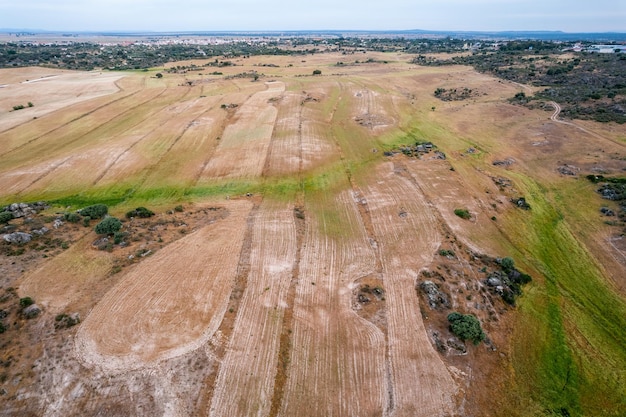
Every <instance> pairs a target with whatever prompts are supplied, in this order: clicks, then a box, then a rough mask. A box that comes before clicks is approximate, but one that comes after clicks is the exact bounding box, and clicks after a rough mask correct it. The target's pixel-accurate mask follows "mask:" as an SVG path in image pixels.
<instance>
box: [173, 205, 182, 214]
mask: <svg viewBox="0 0 626 417" xmlns="http://www.w3.org/2000/svg"><path fill="white" fill-rule="evenodd" d="M174 211H177V212H179V213H182V212H183V206H176V207H174Z"/></svg>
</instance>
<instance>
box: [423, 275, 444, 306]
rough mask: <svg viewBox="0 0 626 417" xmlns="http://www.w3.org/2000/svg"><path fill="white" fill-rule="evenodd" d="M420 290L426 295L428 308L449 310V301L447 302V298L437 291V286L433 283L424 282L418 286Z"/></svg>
mask: <svg viewBox="0 0 626 417" xmlns="http://www.w3.org/2000/svg"><path fill="white" fill-rule="evenodd" d="M420 289H421V290H422V291H423V292H424V293H425V294H426V298H428V305H429V306H430V308H432V309H437V308H439V307H442V306H443V307H448V308H450V301H449V300H448V297H447V296H446V294H444V293H443V292H441V291H439V288H438V287H437V284H435V283H434V282H432V281H424V282H422V283H421V284H420Z"/></svg>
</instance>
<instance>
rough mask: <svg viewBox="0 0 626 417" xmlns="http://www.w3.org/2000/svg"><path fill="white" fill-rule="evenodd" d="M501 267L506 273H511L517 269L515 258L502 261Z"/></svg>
mask: <svg viewBox="0 0 626 417" xmlns="http://www.w3.org/2000/svg"><path fill="white" fill-rule="evenodd" d="M500 266H502V269H504V272H506V273H509V272H511V271H513V270H514V269H515V261H513V258H511V257H509V256H507V257H505V258H502V259H501V260H500Z"/></svg>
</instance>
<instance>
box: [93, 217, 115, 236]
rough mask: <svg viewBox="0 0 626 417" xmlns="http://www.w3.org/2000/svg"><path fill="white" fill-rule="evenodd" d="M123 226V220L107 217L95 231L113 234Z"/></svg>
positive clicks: (100, 233)
mask: <svg viewBox="0 0 626 417" xmlns="http://www.w3.org/2000/svg"><path fill="white" fill-rule="evenodd" d="M121 228H122V222H121V221H120V220H119V219H117V218H115V217H106V218H105V219H104V220H102V221H101V222H100V223H98V224H97V225H96V227H95V229H94V230H95V231H96V233H97V234H99V235H112V234H114V233H115V232H117V231H118V230H120V229H121Z"/></svg>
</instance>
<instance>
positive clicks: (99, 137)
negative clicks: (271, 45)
mask: <svg viewBox="0 0 626 417" xmlns="http://www.w3.org/2000/svg"><path fill="white" fill-rule="evenodd" d="M361 55H363V56H361ZM231 61H232V65H228V66H223V67H220V68H219V73H217V72H213V69H209V68H207V67H204V66H203V65H204V64H206V63H208V62H214V61H213V60H210V61H209V60H206V61H202V60H193V61H184V62H176V63H169V64H166V65H164V66H160V67H157V68H151V69H150V70H147V71H128V72H108V71H70V70H62V69H48V68H43V67H30V68H26V69H0V85H1V86H2V88H0V94H1V95H0V143H1V144H2V146H1V147H0V186H1V187H0V207H4V206H8V205H10V204H12V203H22V202H25V203H33V202H38V201H45V202H47V208H45V209H44V210H43V211H40V212H39V213H38V214H31V215H29V216H25V217H20V218H15V219H12V220H9V221H8V225H7V226H6V227H5V228H4V232H3V234H4V233H7V234H8V233H11V232H16V231H22V232H32V231H33V230H39V231H41V230H43V229H42V228H43V227H45V228H46V229H47V231H46V232H42V233H41V236H38V235H37V234H36V233H33V236H34V237H33V240H32V241H31V242H29V243H25V244H21V245H18V244H14V243H9V242H4V241H2V242H1V243H0V245H2V250H3V251H2V253H0V271H2V274H1V275H2V278H1V279H0V285H2V288H0V297H1V298H0V309H2V311H3V312H5V313H6V315H5V316H3V318H2V319H3V328H5V331H4V332H3V333H1V334H0V360H1V361H2V362H1V364H2V365H3V366H2V368H1V370H0V389H1V391H0V392H1V393H2V397H0V398H3V401H2V403H3V407H2V409H1V410H0V414H1V415H46V416H67V415H107V416H112V415H120V416H122V415H164V416H186V415H189V416H191V415H203V416H207V415H210V416H226V415H228V416H250V415H257V416H293V415H307V416H329V415H332V416H347V415H351V416H352V415H353V416H433V415H440V416H464V415H502V416H527V415H557V416H558V415H561V416H568V415H571V416H582V415H616V416H617V415H620V413H623V410H624V409H626V402H625V401H626V400H625V398H626V388H625V387H626V373H625V371H624V370H626V348H625V346H626V333H625V332H624V329H625V328H626V301H625V297H626V278H625V277H626V244H624V243H623V240H622V239H623V233H624V224H623V223H622V220H620V218H619V217H618V216H615V217H611V218H608V217H606V216H604V215H603V214H602V213H601V212H600V208H601V207H603V206H607V207H609V208H611V209H612V210H614V211H618V205H617V203H615V202H614V201H609V200H603V199H602V198H601V196H600V194H598V193H597V192H596V189H597V186H596V185H594V184H593V183H591V182H589V181H587V180H586V179H585V178H584V177H585V176H586V175H587V174H599V173H601V174H603V175H604V176H607V177H619V176H620V175H621V176H623V175H624V174H623V173H624V170H625V169H626V131H625V130H624V127H623V125H619V124H616V123H606V124H601V123H597V122H593V121H579V120H575V121H567V122H564V121H563V120H561V119H559V118H558V117H554V118H552V119H551V116H552V115H553V111H552V107H550V106H544V107H545V108H541V107H539V106H536V107H535V108H528V107H523V106H517V105H515V104H512V103H511V102H510V100H509V99H510V98H512V97H514V96H515V95H516V94H517V93H519V92H520V91H526V92H527V93H529V94H530V93H531V92H534V91H533V89H535V90H536V88H535V87H528V86H526V87H525V86H521V85H520V84H516V83H513V82H508V81H503V80H500V79H497V78H495V77H493V76H491V75H488V74H481V73H478V72H476V70H474V69H473V68H471V67H468V66H462V65H441V66H420V65H418V64H416V63H415V56H413V55H410V54H404V53H400V52H385V53H382V52H363V53H362V54H361V53H359V56H358V60H356V59H354V60H353V59H352V58H351V57H346V56H345V55H344V54H341V53H335V52H328V53H324V54H314V55H313V54H311V55H294V56H292V55H284V56H282V55H281V56H277V55H273V56H268V55H257V56H239V57H235V58H232V59H231ZM352 61H354V62H352ZM177 66H178V67H179V68H190V67H192V66H193V67H195V68H199V70H194V71H186V70H176V67H177ZM436 89H445V91H470V90H471V92H472V93H471V94H469V93H468V96H467V97H464V99H463V100H447V101H443V100H440V99H439V98H437V97H436V96H435V94H434V92H435V90H436ZM29 102H30V103H32V104H33V106H31V107H28V106H25V108H22V109H19V110H12V108H13V106H14V105H16V104H20V103H23V104H26V103H29ZM409 148H410V149H418V148H419V152H417V151H416V152H413V151H407V149H409ZM564 172H565V174H564ZM520 198H523V201H524V202H526V203H527V205H528V207H529V209H528V210H524V209H522V208H521V207H520V205H519V204H517V203H515V202H519V201H520V200H519V199H520ZM94 204H106V205H107V206H108V211H109V214H111V215H112V216H115V217H118V218H120V219H122V220H123V221H122V229H121V232H122V234H120V235H116V236H118V237H119V240H120V241H119V242H115V243H114V242H113V238H112V237H110V240H108V241H104V243H103V241H101V238H102V236H98V235H97V234H96V233H95V232H94V228H93V226H95V224H96V220H95V219H91V220H90V219H86V220H85V218H83V221H84V223H85V224H86V226H83V224H81V223H73V222H71V221H69V220H68V219H70V218H71V216H69V215H70V214H71V213H75V212H76V210H78V209H81V208H83V207H86V206H89V205H94ZM137 207H148V208H149V209H150V210H152V211H154V212H155V213H156V214H155V215H154V216H153V217H150V218H145V219H144V218H139V217H133V216H125V213H127V212H129V210H133V209H135V208H137ZM524 208H526V207H524ZM455 213H457V214H455ZM459 213H463V215H459ZM99 249H101V250H99ZM508 257H510V259H512V260H514V262H515V266H516V268H519V270H520V271H523V272H524V273H525V274H528V275H530V276H531V277H532V281H531V282H529V283H527V284H525V285H523V287H521V290H520V292H521V294H516V298H515V299H513V300H512V299H509V301H508V302H507V301H506V298H505V297H503V296H502V291H504V290H503V289H502V287H501V286H500V289H496V288H492V287H490V284H488V282H489V281H490V280H491V279H492V278H493V277H494V276H499V277H502V276H503V275H502V274H503V272H501V271H502V270H503V265H505V262H503V261H502V258H508ZM504 269H506V267H504ZM494 274H495V275H494ZM498 274H500V275H498ZM424 288H431V289H432V288H436V290H433V291H435V293H436V294H437V297H438V298H436V299H431V298H430V297H429V294H431V295H432V294H433V293H428V292H427V291H426V290H425V289H424ZM518 288H519V287H518ZM498 291H500V292H498ZM26 297H30V298H31V299H32V300H33V301H34V302H35V303H36V304H37V305H38V306H39V308H40V309H41V312H40V313H39V314H38V315H37V317H33V318H26V316H25V314H24V311H25V310H24V309H23V308H22V307H20V304H25V302H21V303H20V301H21V300H23V299H25V298H26ZM453 311H456V312H460V313H463V314H471V315H473V316H475V317H477V319H478V320H479V321H480V323H481V325H482V329H483V330H484V332H485V334H486V338H485V340H484V341H482V342H480V343H478V344H473V343H472V342H471V341H470V340H467V341H463V340H461V339H460V338H459V337H457V336H455V335H454V334H453V333H452V332H451V331H450V329H449V326H448V325H449V323H448V321H447V320H446V317H447V315H448V314H449V313H452V312H453ZM66 317H80V322H79V323H72V324H73V325H72V326H64V325H62V324H63V323H66V322H67V321H65V320H66Z"/></svg>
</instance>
